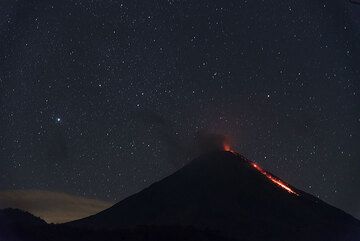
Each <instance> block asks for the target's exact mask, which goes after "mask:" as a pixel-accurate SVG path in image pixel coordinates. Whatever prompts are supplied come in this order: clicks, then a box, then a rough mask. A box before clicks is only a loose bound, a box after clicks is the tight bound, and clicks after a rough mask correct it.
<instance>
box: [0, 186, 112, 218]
mask: <svg viewBox="0 0 360 241" xmlns="http://www.w3.org/2000/svg"><path fill="white" fill-rule="evenodd" d="M112 205H113V203H110V202H106V201H101V200H97V199H90V198H84V197H79V196H74V195H70V194H66V193H62V192H52V191H42V190H9V191H0V209H3V208H8V207H11V208H18V209H21V210H24V211H28V212H30V213H32V214H34V215H35V216H38V217H40V218H42V219H44V220H45V221H46V222H48V223H65V222H69V221H72V220H76V219H80V218H84V217H87V216H90V215H93V214H96V213H98V212H100V211H102V210H104V209H107V208H109V207H110V206H112Z"/></svg>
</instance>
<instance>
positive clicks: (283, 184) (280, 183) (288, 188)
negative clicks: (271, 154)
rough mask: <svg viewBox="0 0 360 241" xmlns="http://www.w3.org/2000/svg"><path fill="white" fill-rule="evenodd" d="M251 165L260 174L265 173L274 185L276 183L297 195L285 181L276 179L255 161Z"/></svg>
mask: <svg viewBox="0 0 360 241" xmlns="http://www.w3.org/2000/svg"><path fill="white" fill-rule="evenodd" d="M252 166H253V167H254V168H255V169H256V170H258V171H259V172H260V173H261V174H263V175H265V176H266V177H267V178H269V179H270V181H272V182H273V183H275V184H276V185H278V186H279V187H281V188H283V189H285V190H286V191H288V192H289V193H291V194H295V195H296V196H299V194H297V193H296V192H295V191H294V190H292V189H291V188H290V187H288V186H287V185H286V184H285V183H283V182H282V181H281V180H279V179H276V178H275V177H273V176H272V175H270V174H269V173H267V172H266V171H264V170H263V169H262V168H261V167H260V166H259V165H258V164H256V163H252Z"/></svg>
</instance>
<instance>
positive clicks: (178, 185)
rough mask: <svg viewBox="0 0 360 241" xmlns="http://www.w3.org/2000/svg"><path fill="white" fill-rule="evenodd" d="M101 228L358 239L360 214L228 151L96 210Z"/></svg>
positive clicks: (92, 221) (93, 220) (80, 223)
mask: <svg viewBox="0 0 360 241" xmlns="http://www.w3.org/2000/svg"><path fill="white" fill-rule="evenodd" d="M65 225H67V226H68V225H69V226H73V227H86V228H96V229H117V228H131V227H136V226H139V225H146V226H191V227H196V228H199V229H201V230H215V231H218V232H220V233H222V234H224V235H227V236H228V237H230V238H234V239H236V240H324V241H325V240H326V241H330V240H337V241H340V240H341V241H346V240H348V241H356V240H357V241H358V240H360V221H359V220H357V219H355V218H353V217H352V216H350V215H349V214H347V213H345V212H343V211H341V210H339V209H337V208H335V207H333V206H331V205H329V204H327V203H325V202H323V201H321V200H320V199H318V198H316V197H314V196H312V195H310V194H307V193H305V192H303V191H301V190H298V189H296V188H295V187H292V186H291V185H289V184H286V183H285V182H284V181H282V180H280V178H278V177H276V176H275V175H273V174H271V173H269V172H267V171H265V170H263V169H262V168H261V167H260V166H259V165H258V164H256V163H253V162H251V161H249V160H247V159H246V158H245V157H243V156H242V155H240V154H237V153H235V152H231V151H217V152H212V153H209V154H206V155H203V156H201V157H199V158H197V159H195V160H193V161H191V162H190V163H189V164H188V165H186V166H185V167H183V168H182V169H180V170H179V171H177V172H175V173H174V174H172V175H170V176H169V177H166V178H165V179H163V180H161V181H159V182H156V183H154V184H152V185H151V186H149V187H148V188H146V189H144V190H143V191H141V192H139V193H137V194H135V195H133V196H130V197H128V198H126V199H124V200H123V201H120V202H119V203H117V204H115V205H114V206H112V207H110V208H109V209H106V210H104V211H102V212H100V213H98V214H96V215H93V216H90V217H87V218H84V219H81V220H77V221H74V222H70V223H67V224H65Z"/></svg>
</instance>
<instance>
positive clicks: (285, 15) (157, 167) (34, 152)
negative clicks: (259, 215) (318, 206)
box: [0, 0, 360, 218]
mask: <svg viewBox="0 0 360 241" xmlns="http://www.w3.org/2000/svg"><path fill="white" fill-rule="evenodd" d="M359 26H360V5H357V4H351V3H350V2H347V1H340V0H302V1H295V0H289V1H278V0H265V1H263V0H233V1H178V0H168V1H164V0H158V1H149V0H146V1H145V0H143V1H133V0H132V1H115V0H98V1H97V0H93V1H90V0H89V1H85V0H72V1H70V0H68V1H55V0H54V1H45V0H44V1H41V0H38V1H35V0H18V1H14V0H2V1H1V3H0V83H1V86H0V164H1V166H0V191H5V190H18V189H22V190H48V191H54V192H65V193H69V194H72V195H78V196H82V197H86V198H96V199H100V200H105V201H108V202H116V201H119V200H121V199H123V198H125V197H127V196H129V195H131V194H133V193H134V192H137V191H140V190H141V189H143V188H145V187H147V186H148V185H150V184H151V183H153V182H154V181H157V180H160V179H162V178H163V177H165V176H167V175H169V174H171V173H173V172H174V171H176V170H177V169H179V168H181V167H182V166H183V165H185V164H186V163H187V162H188V161H189V160H191V159H192V158H194V157H195V156H196V155H195V153H197V152H196V151H194V149H196V147H195V145H196V139H197V136H198V135H199V133H218V134H222V135H226V136H227V138H229V139H230V140H231V142H232V143H233V148H234V149H235V150H237V151H238V152H240V153H242V154H243V155H245V156H247V157H248V158H249V159H251V160H254V161H257V162H258V163H259V164H261V165H262V166H263V167H264V168H265V169H267V170H269V171H271V172H273V173H274V174H276V175H277V176H279V177H281V178H283V179H284V180H286V181H287V182H289V183H290V184H292V185H294V186H296V187H298V188H300V189H303V190H304V191H306V192H309V193H311V194H313V195H315V196H317V197H320V198H321V199H323V200H324V201H326V202H328V203H330V204H332V205H335V206H336V207H339V208H341V209H343V210H345V211H347V212H349V213H351V214H352V215H354V216H356V217H358V218H359V217H360V175H359V173H360V160H359V159H360V151H359V143H360V141H359V130H360V114H359V110H360V97H359V95H360V68H359V63H360V51H359V49H360V44H359V43H360V27H359Z"/></svg>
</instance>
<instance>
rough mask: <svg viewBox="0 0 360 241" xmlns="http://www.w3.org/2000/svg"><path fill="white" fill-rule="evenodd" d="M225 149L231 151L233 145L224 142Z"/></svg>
mask: <svg viewBox="0 0 360 241" xmlns="http://www.w3.org/2000/svg"><path fill="white" fill-rule="evenodd" d="M224 151H231V147H230V145H229V144H227V143H224Z"/></svg>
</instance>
